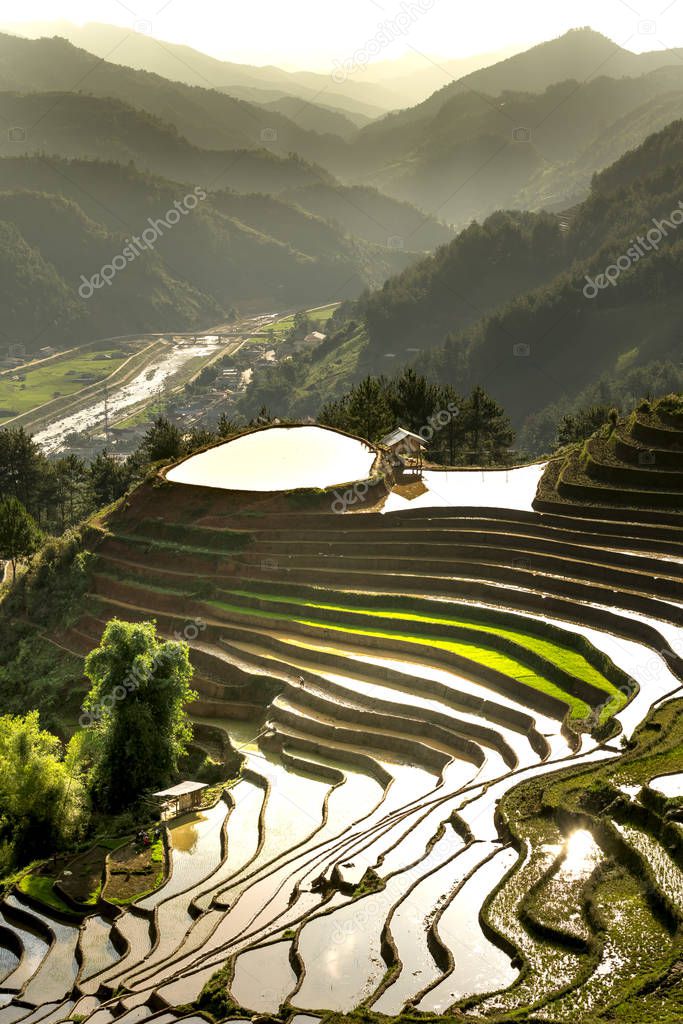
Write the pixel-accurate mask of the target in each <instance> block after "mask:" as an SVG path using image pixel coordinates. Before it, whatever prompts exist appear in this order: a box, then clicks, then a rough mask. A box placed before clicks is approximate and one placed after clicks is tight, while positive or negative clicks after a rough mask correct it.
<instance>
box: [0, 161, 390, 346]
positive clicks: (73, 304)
mask: <svg viewBox="0 0 683 1024" xmlns="http://www.w3.org/2000/svg"><path fill="white" fill-rule="evenodd" d="M0 189H2V190H3V191H0V223H1V224H2V227H3V233H4V237H5V239H6V245H4V246H3V262H4V263H5V267H6V272H5V273H4V274H3V277H2V284H1V285H0V287H1V288H2V290H3V308H4V309H5V311H6V313H5V315H6V321H7V324H8V325H9V326H7V327H6V328H5V330H6V332H7V337H8V343H9V342H11V343H13V344H21V345H23V346H24V347H25V348H26V350H27V351H28V352H33V351H36V350H37V349H39V348H41V347H43V346H45V345H49V344H53V345H61V344H68V343H72V342H73V341H74V340H87V339H89V338H93V337H107V336H114V335H118V334H130V333H135V332H138V331H140V332H143V331H157V332H159V331H165V330H181V329H183V328H192V327H202V326H204V327H206V326H207V325H208V324H209V323H211V322H216V321H217V320H219V319H221V317H223V316H224V315H225V313H226V311H227V310H228V309H230V308H231V307H233V306H234V305H235V304H239V303H247V304H257V305H261V306H265V307H268V306H271V305H272V304H273V303H281V304H282V305H283V306H299V305H306V304H308V305H310V304H312V303H314V302H316V301H318V300H319V299H320V297H322V298H323V299H325V298H327V297H330V298H334V297H336V296H337V295H342V296H343V295H344V294H346V295H347V296H352V295H354V294H356V293H357V291H358V289H359V288H363V287H364V286H365V285H366V284H367V283H368V282H370V281H374V282H375V283H377V284H378V283H380V282H381V281H382V280H383V279H384V277H385V276H386V275H387V273H390V272H391V269H392V268H396V267H397V266H404V265H405V263H406V261H407V259H408V256H407V254H405V253H403V252H400V251H398V250H397V251H392V250H390V249H386V248H384V249H381V248H380V247H378V246H372V245H370V244H365V243H362V242H356V241H353V240H351V239H348V238H346V237H345V236H343V235H342V234H341V232H340V231H339V230H338V229H336V228H334V227H333V226H332V225H330V224H328V223H326V222H325V221H322V220H321V219H320V218H316V217H313V216H311V215H310V214H307V213H305V212H304V211H302V210H300V209H298V208H296V207H293V206H289V205H286V204H284V203H280V202H278V201H277V200H276V199H271V198H269V197H267V196H237V195H235V194H232V193H216V194H215V195H214V194H208V193H204V195H205V196H206V198H205V199H204V200H201V201H199V202H198V205H197V207H196V209H194V210H193V211H192V212H191V214H190V215H188V216H186V217H184V218H183V219H181V221H180V222H178V223H177V224H175V225H173V226H170V227H166V228H164V227H163V225H162V229H161V232H160V234H159V236H158V238H156V240H155V241H154V245H153V247H151V248H149V249H146V250H144V251H141V252H140V254H139V255H138V256H137V258H135V259H132V260H130V261H128V262H127V265H126V267H125V269H123V270H121V272H120V273H118V274H117V275H116V287H110V286H106V287H104V286H102V287H100V288H98V289H97V290H95V291H94V293H93V294H92V295H91V296H90V297H89V298H87V299H86V300H85V301H84V299H83V296H82V295H79V288H81V287H82V284H83V279H84V278H85V279H86V280H90V279H91V278H92V276H93V275H95V274H97V273H99V271H100V270H101V268H102V267H103V266H106V265H110V264H111V262H112V260H113V259H114V258H115V257H118V256H119V255H120V254H121V253H122V252H123V251H124V249H125V247H126V243H127V241H128V240H129V239H130V238H132V237H134V236H140V235H142V234H143V232H144V231H145V230H147V229H149V228H150V220H151V221H158V220H159V218H163V217H164V215H165V213H166V211H168V210H170V209H173V206H174V202H177V201H180V202H182V200H183V198H184V197H185V195H186V194H188V193H190V194H192V195H194V192H193V189H192V187H191V186H189V185H178V184H174V183H172V182H169V181H165V180H163V179H161V178H156V177H151V176H147V175H143V174H140V173H139V172H137V171H136V170H135V169H134V168H133V167H122V166H120V165H116V164H105V163H99V162H97V161H66V160H58V159H54V158H51V159H47V158H42V159H41V158H19V159H14V160H11V159H5V160H0ZM85 291H86V293H87V291H88V289H87V287H86V289H85Z"/></svg>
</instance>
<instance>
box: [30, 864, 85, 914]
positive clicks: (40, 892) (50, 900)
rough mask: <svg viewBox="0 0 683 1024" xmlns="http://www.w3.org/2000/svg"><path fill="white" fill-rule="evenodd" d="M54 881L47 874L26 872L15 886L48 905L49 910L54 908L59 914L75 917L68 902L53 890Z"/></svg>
mask: <svg viewBox="0 0 683 1024" xmlns="http://www.w3.org/2000/svg"><path fill="white" fill-rule="evenodd" d="M55 881H56V879H54V878H51V877H50V876H49V875H35V874H26V875H24V877H23V878H22V879H21V880H20V881H19V883H18V885H17V888H18V889H19V892H22V893H24V895H26V896H29V897H31V898H32V899H34V900H37V901H38V902H39V903H43V904H44V905H45V906H47V907H50V909H51V910H56V911H57V912H58V913H60V914H67V915H68V916H69V917H75V916H76V915H75V914H74V912H73V910H72V909H71V907H70V906H69V905H68V903H65V902H64V900H63V899H62V898H61V897H60V896H58V894H57V893H56V892H55V889H54V884H55Z"/></svg>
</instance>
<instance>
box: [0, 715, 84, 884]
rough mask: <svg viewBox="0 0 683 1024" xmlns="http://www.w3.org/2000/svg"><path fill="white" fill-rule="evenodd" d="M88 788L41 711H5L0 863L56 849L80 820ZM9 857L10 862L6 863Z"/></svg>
mask: <svg viewBox="0 0 683 1024" xmlns="http://www.w3.org/2000/svg"><path fill="white" fill-rule="evenodd" d="M82 805H83V789H82V786H81V784H80V779H79V778H78V773H77V768H76V766H75V765H73V764H70V763H68V761H65V751H64V748H63V747H62V744H61V741H60V740H59V739H58V737H57V736H53V735H52V734H51V733H49V732H46V731H45V730H43V729H41V728H40V724H39V718H38V712H37V711H32V712H31V713H30V714H28V715H26V717H23V718H22V717H20V716H16V717H15V716H13V715H3V716H2V717H0V864H1V865H2V868H3V869H4V870H7V868H8V867H10V866H11V864H12V862H17V861H18V862H24V863H25V862H27V861H29V860H32V859H33V858H34V857H38V856H41V855H42V856H44V855H45V854H48V853H51V852H52V851H53V850H54V849H55V847H56V846H59V845H60V843H61V842H62V841H63V840H65V839H67V838H68V837H69V836H70V835H71V833H72V831H73V829H74V827H75V826H76V824H77V819H78V816H79V813H80V811H81V808H82ZM3 861H4V863H3Z"/></svg>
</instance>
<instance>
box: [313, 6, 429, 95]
mask: <svg viewBox="0 0 683 1024" xmlns="http://www.w3.org/2000/svg"><path fill="white" fill-rule="evenodd" d="M435 4H436V0H404V2H403V3H402V4H401V9H400V10H399V11H398V12H397V13H396V14H395V15H394V17H393V18H388V19H387V20H386V21H381V22H380V23H379V25H378V27H377V32H375V34H374V36H372V38H371V39H368V41H367V42H366V43H365V44H364V45H363V46H361V47H359V48H358V49H357V50H355V51H354V52H353V53H352V54H351V56H350V57H347V59H346V60H342V61H340V60H335V61H334V62H333V64H334V70H333V72H332V81H333V82H334V83H335V84H336V85H342V84H343V83H344V82H346V81H348V79H349V78H350V77H351V75H353V73H354V72H355V71H365V69H366V68H367V66H368V64H369V63H370V61H371V60H372V58H373V57H377V56H378V54H380V53H381V52H382V50H384V49H385V48H386V47H387V46H391V44H392V43H394V42H395V41H396V40H397V39H400V38H401V36H405V35H407V34H408V32H409V31H410V29H411V28H412V27H413V25H414V24H415V23H416V22H418V21H419V20H420V18H421V17H423V15H425V14H429V12H430V11H431V10H432V9H433V8H434V5H435Z"/></svg>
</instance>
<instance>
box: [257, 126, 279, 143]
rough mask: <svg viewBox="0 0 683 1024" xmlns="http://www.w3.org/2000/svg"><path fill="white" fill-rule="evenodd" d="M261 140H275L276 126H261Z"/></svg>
mask: <svg viewBox="0 0 683 1024" xmlns="http://www.w3.org/2000/svg"><path fill="white" fill-rule="evenodd" d="M261 142H277V128H262V129H261Z"/></svg>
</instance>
